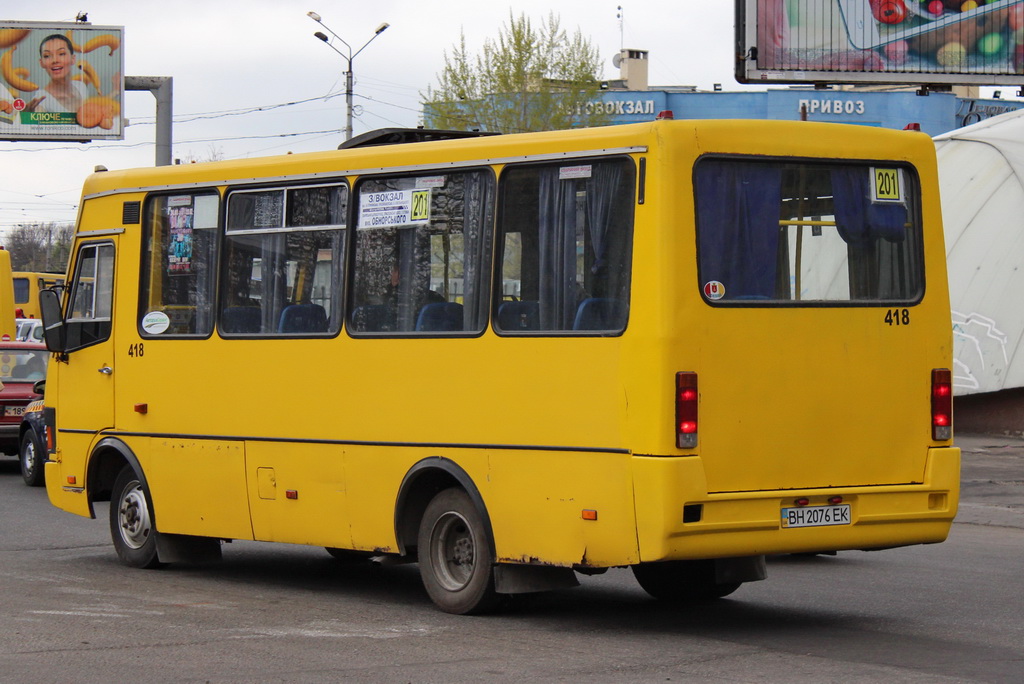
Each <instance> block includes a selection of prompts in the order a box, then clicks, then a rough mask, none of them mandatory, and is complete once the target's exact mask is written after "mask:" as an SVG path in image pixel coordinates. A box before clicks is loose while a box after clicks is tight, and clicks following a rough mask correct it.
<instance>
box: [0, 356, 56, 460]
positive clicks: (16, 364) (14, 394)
mask: <svg viewBox="0 0 1024 684" xmlns="http://www.w3.org/2000/svg"><path fill="white" fill-rule="evenodd" d="M49 357H50V353H49V352H48V351H46V347H45V346H44V345H42V344H39V343H38V342H2V341H0V382H2V383H3V389H0V452H2V453H5V454H9V455H12V456H14V455H17V454H18V452H19V449H20V448H21V444H20V435H19V428H20V427H21V417H22V416H23V415H24V414H25V407H26V406H28V404H29V402H31V401H34V400H36V399H39V398H40V395H38V394H36V393H35V392H34V391H33V389H32V386H33V385H34V384H35V383H36V382H38V381H39V380H44V379H45V378H46V362H47V360H48V359H49Z"/></svg>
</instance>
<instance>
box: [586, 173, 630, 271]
mask: <svg viewBox="0 0 1024 684" xmlns="http://www.w3.org/2000/svg"><path fill="white" fill-rule="evenodd" d="M621 176H622V167H621V166H620V165H619V164H594V167H593V169H592V171H591V176H590V178H589V179H588V181H587V225H588V226H589V227H590V240H591V243H592V244H593V246H594V265H593V266H591V267H590V270H591V272H592V273H595V274H597V273H600V272H601V270H602V269H603V268H604V265H605V253H606V252H607V251H608V240H607V239H606V238H607V235H608V226H609V224H610V223H611V217H612V207H613V206H614V204H615V202H616V201H618V200H619V199H620V198H619V197H618V196H617V195H616V193H615V190H616V189H617V188H618V187H619V179H620V178H621Z"/></svg>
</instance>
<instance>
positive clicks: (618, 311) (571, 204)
mask: <svg viewBox="0 0 1024 684" xmlns="http://www.w3.org/2000/svg"><path fill="white" fill-rule="evenodd" d="M634 177H635V167H634V165H633V162H632V160H630V159H625V158H617V159H595V160H587V161H586V163H582V162H581V161H580V160H574V163H571V164H566V163H561V164H543V165H541V164H529V165H527V164H523V165H518V166H513V167H509V168H508V169H506V171H505V173H504V174H503V175H502V180H501V191H500V197H501V199H500V209H499V221H498V236H499V237H498V244H499V245H501V248H502V253H501V256H500V258H499V264H500V268H501V273H500V282H501V283H502V297H501V298H499V299H498V300H497V301H496V308H495V312H494V319H495V328H496V329H497V330H498V332H499V333H502V334H507V333H510V334H516V333H519V334H530V333H532V334H536V333H538V332H559V333H571V332H574V331H575V332H579V333H593V332H605V333H608V332H612V333H616V332H621V331H622V330H624V329H625V326H626V319H627V316H628V311H629V291H630V274H631V260H632V237H633V204H634V188H635V182H634Z"/></svg>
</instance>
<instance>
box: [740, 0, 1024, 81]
mask: <svg viewBox="0 0 1024 684" xmlns="http://www.w3.org/2000/svg"><path fill="white" fill-rule="evenodd" d="M736 39H737V48H738V51H737V62H736V79H737V80H738V81H740V82H741V83H857V84H867V83H906V84H922V85H1018V84H1020V83H1021V82H1022V80H1024V76H1022V74H1024V0H737V2H736Z"/></svg>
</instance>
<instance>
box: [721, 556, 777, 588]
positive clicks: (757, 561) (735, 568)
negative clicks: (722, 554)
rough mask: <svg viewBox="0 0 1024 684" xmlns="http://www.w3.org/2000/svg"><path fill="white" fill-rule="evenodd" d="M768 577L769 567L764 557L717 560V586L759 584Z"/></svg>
mask: <svg viewBox="0 0 1024 684" xmlns="http://www.w3.org/2000/svg"><path fill="white" fill-rule="evenodd" d="M767 577H768V565H767V564H766V563H765V561H764V556H744V557H742V558H716V559H715V584H733V583H735V582H757V581H759V580H763V579H767Z"/></svg>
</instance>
